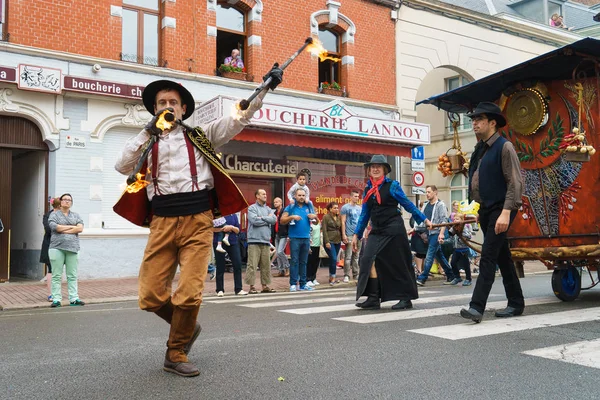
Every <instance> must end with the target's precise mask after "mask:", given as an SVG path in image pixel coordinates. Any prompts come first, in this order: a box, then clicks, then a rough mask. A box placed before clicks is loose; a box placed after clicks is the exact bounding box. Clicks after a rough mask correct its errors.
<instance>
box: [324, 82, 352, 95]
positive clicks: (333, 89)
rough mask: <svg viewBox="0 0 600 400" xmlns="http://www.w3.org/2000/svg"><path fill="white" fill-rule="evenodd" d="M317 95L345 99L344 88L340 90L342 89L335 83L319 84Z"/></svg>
mask: <svg viewBox="0 0 600 400" xmlns="http://www.w3.org/2000/svg"><path fill="white" fill-rule="evenodd" d="M319 93H323V94H329V95H332V96H343V97H346V88H345V87H344V88H343V89H342V87H341V86H340V85H339V84H338V83H337V82H336V81H333V82H331V83H329V82H327V81H325V82H321V84H320V85H319Z"/></svg>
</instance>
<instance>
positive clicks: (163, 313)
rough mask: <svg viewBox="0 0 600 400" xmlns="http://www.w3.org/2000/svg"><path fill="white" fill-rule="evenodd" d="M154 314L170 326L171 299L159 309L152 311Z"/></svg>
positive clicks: (171, 314)
mask: <svg viewBox="0 0 600 400" xmlns="http://www.w3.org/2000/svg"><path fill="white" fill-rule="evenodd" d="M154 314H156V315H158V316H159V317H161V318H162V319H164V320H165V321H167V324H169V325H171V320H172V319H173V303H171V299H169V301H168V302H167V303H165V304H164V305H163V306H162V307H161V308H159V309H158V310H156V311H154Z"/></svg>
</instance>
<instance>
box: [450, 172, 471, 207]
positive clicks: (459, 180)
mask: <svg viewBox="0 0 600 400" xmlns="http://www.w3.org/2000/svg"><path fill="white" fill-rule="evenodd" d="M468 190H469V179H468V178H466V177H465V176H464V175H463V174H456V175H454V177H453V178H452V181H450V203H452V202H453V201H463V200H467V199H468V193H467V192H468Z"/></svg>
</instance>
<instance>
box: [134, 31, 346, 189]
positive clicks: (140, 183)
mask: <svg viewBox="0 0 600 400" xmlns="http://www.w3.org/2000/svg"><path fill="white" fill-rule="evenodd" d="M305 49H306V50H307V51H309V52H310V53H311V54H313V55H316V56H318V57H319V58H320V59H321V60H324V59H327V58H328V59H332V60H334V61H337V60H338V59H336V58H334V57H330V56H329V55H328V54H327V50H326V49H325V48H324V47H323V45H322V44H321V43H320V42H319V40H318V39H313V38H312V37H309V38H307V39H306V40H305V41H304V44H303V45H302V47H300V48H299V49H298V50H297V51H296V52H295V53H294V54H292V56H291V57H290V58H288V59H287V60H286V61H285V62H284V63H283V65H282V66H281V67H279V63H275V64H273V68H281V70H282V71H283V70H285V69H286V68H287V67H288V66H289V65H290V64H291V63H292V61H294V60H295V59H296V57H298V55H299V54H300V53H302V52H303V51H304V50H305ZM271 82H272V78H271V77H270V76H269V77H268V78H267V79H265V80H264V81H263V82H262V83H261V84H260V85H259V86H258V87H257V88H256V89H255V90H254V92H253V93H252V95H250V97H248V98H247V99H244V100H241V101H240V102H239V103H238V104H237V108H238V109H239V110H247V109H248V107H249V106H250V102H251V101H252V100H254V98H255V97H256V96H258V94H259V93H261V92H262V91H263V90H265V89H268V88H269V87H270V84H271ZM174 124H179V125H181V126H182V127H183V128H185V129H188V130H193V128H192V127H190V126H188V125H186V124H185V123H183V121H181V120H180V119H176V118H175V115H174V114H173V113H172V110H171V111H168V110H165V112H163V113H162V114H161V116H160V118H158V120H157V122H156V126H157V127H158V128H160V129H161V130H164V129H169V128H171V127H172V126H173V125H174ZM156 140H158V138H157V136H156V135H152V136H151V138H150V141H149V143H148V146H147V147H146V148H145V149H144V151H143V152H142V155H141V156H140V159H139V161H138V163H137V165H136V167H135V169H134V171H133V173H132V174H131V175H129V177H128V178H127V184H128V185H129V186H128V187H127V189H126V190H127V191H129V192H137V191H139V190H140V189H141V188H143V187H145V186H146V185H147V184H148V182H146V181H144V180H142V177H143V175H142V174H141V173H140V170H141V168H142V166H143V164H144V162H145V161H146V159H147V158H148V154H149V153H150V150H151V149H152V146H153V145H154V143H155V142H156Z"/></svg>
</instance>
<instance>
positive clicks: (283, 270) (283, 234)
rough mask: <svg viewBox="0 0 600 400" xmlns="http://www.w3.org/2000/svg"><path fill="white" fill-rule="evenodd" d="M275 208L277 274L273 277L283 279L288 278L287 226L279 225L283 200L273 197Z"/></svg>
mask: <svg viewBox="0 0 600 400" xmlns="http://www.w3.org/2000/svg"><path fill="white" fill-rule="evenodd" d="M273 205H274V206H275V217H276V218H277V222H276V223H275V241H274V242H275V257H276V258H275V260H276V261H275V262H276V263H277V268H278V269H279V272H277V273H276V274H275V275H274V276H278V277H283V276H290V262H289V261H288V258H287V254H285V248H286V246H287V243H288V226H287V225H284V224H282V223H281V215H282V214H283V200H281V198H280V197H275V199H274V200H273Z"/></svg>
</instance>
